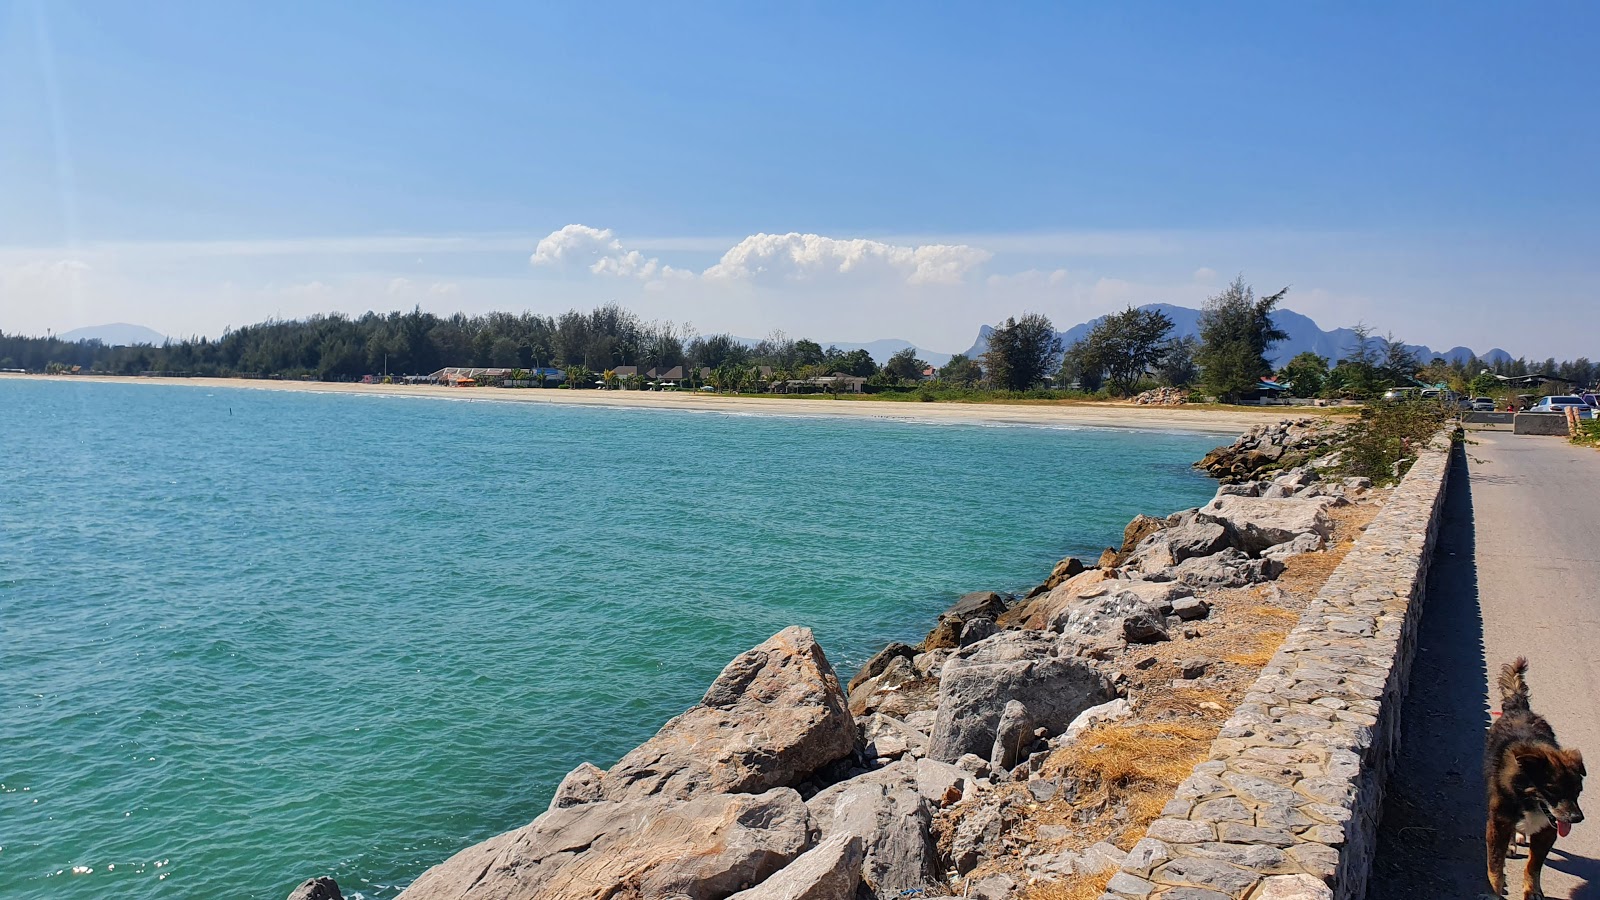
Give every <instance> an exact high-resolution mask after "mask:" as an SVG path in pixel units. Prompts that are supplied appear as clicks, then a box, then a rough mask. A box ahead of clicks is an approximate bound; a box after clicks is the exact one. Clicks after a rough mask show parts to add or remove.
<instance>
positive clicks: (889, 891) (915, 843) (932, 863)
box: [830, 781, 939, 900]
mask: <svg viewBox="0 0 1600 900" xmlns="http://www.w3.org/2000/svg"><path fill="white" fill-rule="evenodd" d="M832 828H833V830H832V831H830V835H840V834H846V835H852V836H858V837H860V839H861V842H862V849H863V851H864V856H863V859H862V863H861V882H862V886H863V887H864V888H866V890H867V891H868V892H870V895H871V896H873V897H876V898H878V900H892V898H898V897H899V896H900V895H901V892H902V891H906V890H911V889H913V888H927V887H929V886H931V885H934V884H936V883H938V880H939V866H938V862H939V851H938V847H937V846H936V845H935V843H934V840H933V807H932V805H931V804H930V803H929V802H928V800H927V798H925V797H923V796H922V794H921V793H920V792H918V790H917V788H916V786H915V782H914V781H913V782H911V783H907V782H905V781H892V782H887V783H885V782H876V783H873V782H869V783H866V784H858V785H854V786H852V787H850V788H848V789H847V790H845V792H844V793H843V794H841V795H840V796H839V799H838V802H837V803H835V805H834V811H833V826H832ZM841 896H842V895H841Z"/></svg>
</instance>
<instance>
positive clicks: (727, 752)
mask: <svg viewBox="0 0 1600 900" xmlns="http://www.w3.org/2000/svg"><path fill="white" fill-rule="evenodd" d="M1288 433H1289V432H1287V431H1285V432H1283V434H1285V435H1286V434H1288ZM1273 434H1274V435H1276V434H1278V433H1277V432H1274V433H1273ZM1272 439H1276V438H1275V437H1274V438H1269V440H1272ZM1259 445H1260V444H1259V440H1258V442H1257V447H1259ZM1279 458H1282V457H1281V455H1280V457H1279ZM1251 471H1252V472H1255V471H1257V470H1251ZM1318 472H1319V470H1318V469H1317V468H1316V467H1314V466H1310V465H1306V466H1301V467H1298V468H1295V469H1291V470H1289V471H1282V472H1278V473H1276V474H1274V475H1272V476H1270V477H1263V478H1261V479H1260V480H1240V481H1238V482H1237V483H1234V484H1229V485H1224V486H1223V487H1222V488H1221V490H1220V491H1219V493H1218V496H1217V497H1216V498H1215V499H1214V500H1213V501H1212V502H1211V503H1208V504H1207V505H1206V506H1203V507H1200V508H1197V509H1190V510H1184V511H1182V512H1179V513H1176V514H1174V515H1171V516H1167V517H1165V518H1154V517H1148V516H1140V517H1138V518H1136V519H1135V520H1134V521H1133V522H1131V523H1129V526H1128V528H1127V530H1126V532H1125V534H1124V542H1123V545H1122V547H1121V548H1120V549H1113V550H1109V551H1107V553H1108V556H1107V557H1103V558H1102V560H1101V563H1102V564H1101V565H1095V566H1085V565H1084V564H1083V563H1082V562H1081V561H1079V560H1077V559H1071V558H1069V559H1066V560H1063V561H1062V562H1061V563H1060V564H1058V565H1057V566H1056V567H1055V568H1054V570H1053V571H1052V572H1051V573H1050V575H1049V576H1048V578H1046V580H1045V581H1044V582H1043V583H1042V584H1040V585H1039V586H1038V587H1037V588H1035V589H1034V590H1033V591H1030V592H1028V593H1027V594H1026V595H1025V596H1024V597H1022V598H1016V597H1011V596H1006V595H1002V594H999V593H995V592H992V591H984V592H976V593H972V594H968V595H966V596H964V597H962V598H960V600H959V601H957V602H956V603H955V604H954V605H953V606H952V607H951V608H950V609H949V610H947V611H946V612H945V613H944V614H943V615H942V616H940V618H939V620H938V622H937V623H936V624H935V626H934V628H933V629H932V630H931V631H930V632H929V633H928V635H927V637H926V638H925V639H924V640H923V641H922V642H921V643H920V644H918V645H916V646H912V645H909V644H903V643H897V644H891V645H889V646H888V647H886V648H884V649H883V650H882V651H881V652H879V653H878V654H876V655H875V656H874V657H873V658H872V659H870V660H869V661H867V663H866V664H865V665H864V666H863V667H862V668H861V670H860V671H859V672H858V673H857V674H856V675H855V677H854V678H852V679H851V680H850V682H849V684H848V685H845V686H841V684H840V683H839V680H838V678H837V676H836V675H835V673H834V671H833V669H832V667H831V666H830V665H829V663H828V660H827V659H826V657H825V656H824V655H823V652H822V648H821V647H820V646H819V645H818V644H817V642H816V641H815V639H814V638H813V636H812V634H811V632H810V631H809V630H807V629H804V628H799V627H791V628H787V629H785V630H783V631H781V632H779V633H778V634H777V635H775V636H773V637H772V638H771V639H769V640H768V641H766V642H765V643H763V644H761V645H760V646H758V647H755V648H753V649H751V650H749V651H747V652H745V653H743V654H741V655H740V656H738V657H737V658H735V659H734V660H733V661H732V662H730V663H729V664H728V665H727V667H726V668H724V669H723V671H722V673H721V674H720V675H718V677H717V678H716V680H715V681H714V682H713V683H712V684H711V686H710V688H709V689H708V690H707V691H706V694H705V696H704V698H703V699H702V700H701V702H700V703H699V704H697V705H696V706H694V707H692V708H690V709H689V710H687V711H686V712H684V713H683V714H682V715H679V716H677V717H676V718H674V719H672V720H671V721H669V722H667V723H666V725H664V726H663V727H662V728H661V730H660V731H659V732H657V734H656V735H655V736H654V737H652V738H651V739H650V740H648V741H646V742H645V743H644V744H642V745H640V746H639V747H638V748H636V749H634V750H633V751H632V752H630V753H628V754H627V755H625V756H624V757H623V758H622V759H621V760H619V761H617V763H616V764H615V765H613V766H611V767H610V768H609V769H601V768H599V767H597V766H594V765H590V764H588V763H585V764H583V765H581V766H579V767H578V768H577V769H575V770H573V771H572V772H571V773H570V774H569V775H567V776H566V778H565V779H563V781H562V782H561V784H560V785H559V786H558V787H557V789H556V791H555V794H554V797H553V799H552V800H551V803H550V807H549V809H548V810H547V811H546V812H545V813H544V814H542V815H540V816H539V817H538V818H536V819H535V820H534V821H532V822H531V823H529V824H528V825H526V826H524V827H522V828H519V829H517V830H514V831H510V832H506V833H504V834H501V835H499V836H496V837H493V838H490V839H489V840H487V841H484V842H483V843H481V844H478V845H476V846H473V847H469V848H467V849H465V850H462V851H461V852H459V853H457V854H456V855H455V856H453V857H451V858H450V859H448V860H446V861H445V862H443V863H441V864H439V865H437V866H434V867H433V868H431V869H429V870H428V871H426V872H424V873H423V874H422V875H421V876H420V877H419V878H418V879H417V880H416V881H415V882H414V883H413V884H412V885H411V886H410V887H409V888H407V889H406V890H405V891H404V892H403V893H402V894H401V895H400V896H401V898H402V900H457V898H459V900H521V898H529V900H531V898H540V900H546V898H551V900H553V898H639V900H648V898H689V900H722V898H728V897H736V898H740V900H779V898H782V900H803V898H814V900H824V898H856V900H867V898H876V900H889V898H901V897H907V896H918V895H922V896H937V895H949V894H957V895H966V896H975V897H988V898H1000V897H1006V896H1011V895H1015V894H1017V893H1018V892H1019V891H1020V890H1021V888H1023V887H1024V886H1025V885H1026V883H1027V881H1028V880H1039V879H1043V880H1053V879H1056V878H1060V877H1063V876H1067V875H1071V874H1074V873H1078V874H1081V873H1084V872H1094V871H1104V870H1106V869H1114V868H1117V867H1119V866H1122V865H1123V864H1124V862H1125V853H1124V852H1123V851H1122V850H1120V849H1118V847H1117V846H1115V845H1114V844H1112V843H1108V842H1104V841H1102V842H1100V843H1094V844H1092V845H1090V846H1087V847H1082V848H1078V849H1071V850H1062V849H1060V848H1059V846H1056V847H1042V846H1041V845H1040V844H1039V843H1038V841H1037V840H1036V839H1035V836H1034V834H1033V833H1032V832H1031V831H1029V830H1028V829H1024V828H1020V827H1019V826H1020V825H1021V824H1022V823H1023V821H1024V820H1025V819H1026V818H1027V816H1028V810H1029V808H1030V806H1037V804H1039V803H1044V802H1047V801H1050V800H1051V799H1052V798H1053V797H1055V796H1056V795H1057V793H1058V792H1060V791H1062V790H1063V787H1062V784H1063V780H1062V776H1061V775H1060V774H1059V773H1053V774H1052V775H1050V776H1048V777H1047V776H1046V775H1045V774H1044V772H1045V764H1046V761H1047V760H1049V759H1050V758H1051V756H1052V755H1053V754H1055V753H1056V752H1057V751H1060V750H1061V749H1063V748H1065V747H1067V746H1068V745H1070V744H1071V743H1072V742H1073V741H1074V740H1076V739H1077V736H1078V735H1080V734H1083V733H1084V732H1085V729H1087V728H1089V727H1090V726H1092V725H1093V724H1094V723H1096V722H1102V721H1108V720H1114V719H1117V718H1119V717H1122V716H1127V715H1129V714H1130V712H1131V706H1130V700H1133V701H1136V700H1137V698H1136V697H1130V696H1129V686H1130V683H1132V680H1131V679H1130V673H1133V674H1139V672H1140V670H1142V669H1145V668H1147V667H1148V665H1149V663H1150V662H1153V660H1151V659H1147V657H1149V651H1150V649H1151V645H1154V644H1159V643H1163V642H1168V641H1182V640H1184V639H1186V638H1190V637H1196V636H1198V635H1199V629H1201V628H1202V627H1205V626H1206V624H1207V622H1206V620H1207V619H1208V618H1209V617H1211V616H1212V614H1213V610H1214V609H1215V608H1217V604H1219V603H1221V604H1225V603H1228V602H1230V601H1229V599H1228V596H1229V591H1232V590H1235V589H1237V588H1240V587H1243V586H1250V585H1256V584H1259V583H1260V582H1264V581H1270V580H1272V579H1274V578H1276V577H1277V576H1278V574H1279V573H1281V572H1282V571H1283V569H1284V561H1285V560H1286V559H1287V558H1289V557H1291V556H1293V555H1295V554H1300V553H1310V552H1316V551H1317V550H1319V549H1321V548H1322V546H1323V544H1324V542H1325V541H1326V540H1327V539H1328V537H1329V535H1330V534H1331V533H1332V524H1331V521H1330V519H1329V515H1328V510H1329V509H1331V508H1333V507H1335V506H1337V505H1340V504H1344V503H1346V502H1348V501H1347V499H1346V495H1359V494H1360V493H1362V492H1363V491H1364V490H1365V489H1366V487H1367V485H1365V484H1364V483H1362V482H1361V481H1359V480H1334V479H1324V478H1322V477H1320V476H1319V474H1318ZM1206 665H1207V663H1206V661H1194V662H1192V664H1191V663H1185V664H1184V666H1182V667H1181V669H1182V673H1183V674H1182V677H1184V678H1191V677H1198V676H1199V674H1200V673H1202V672H1204V671H1205V669H1206ZM1051 827H1054V828H1055V829H1056V833H1057V834H1058V836H1060V833H1063V832H1066V831H1068V829H1065V828H1062V827H1060V826H1051ZM1038 834H1044V830H1043V829H1040V830H1039V832H1038ZM1058 844H1059V842H1058ZM1002 863H1004V865H1002ZM1002 870H1005V871H1002ZM309 886H310V883H308V885H307V886H306V887H309ZM327 886H328V887H330V888H332V889H333V890H337V888H336V887H333V886H332V884H331V881H330V882H328V885H327Z"/></svg>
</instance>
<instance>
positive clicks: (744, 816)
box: [400, 788, 817, 900]
mask: <svg viewBox="0 0 1600 900" xmlns="http://www.w3.org/2000/svg"><path fill="white" fill-rule="evenodd" d="M816 840H817V828H816V824H815V822H814V821H813V819H812V818H811V814H810V813H809V811H807V809H806V805H805V803H804V802H803V801H801V799H800V795H799V794H797V793H795V791H794V790H793V789H791V788H774V789H773V790H770V791H767V792H765V793H762V794H705V795H701V796H697V797H694V798H692V799H689V800H673V799H668V798H666V797H647V798H639V799H631V800H624V801H620V802H618V801H606V800H602V801H598V802H595V803H585V804H581V805H578V806H571V807H567V808H565V809H554V810H550V811H549V812H546V813H545V814H544V815H542V816H540V817H539V818H537V819H534V820H533V821H532V822H531V823H529V824H528V825H525V826H523V827H522V828H519V829H517V830H516V831H508V832H506V833H504V834H501V835H498V836H496V837H492V838H490V839H489V840H487V841H484V842H483V843H481V844H478V845H476V846H473V847H468V848H467V849H465V850H462V851H461V852H460V853H457V854H456V855H455V856H452V857H450V858H449V859H447V860H445V861H444V862H442V863H440V864H439V865H437V866H434V867H433V868H431V869H429V870H428V871H426V872H424V873H422V876H421V877H420V878H418V879H417V880H416V881H415V882H413V883H412V885H411V886H410V887H408V888H406V889H405V891H403V892H402V893H401V894H400V897H401V898H402V900H491V898H496V900H508V898H520V897H539V898H543V900H567V898H571V900H579V898H583V900H592V898H597V897H627V896H632V897H674V896H683V897H726V896H728V895H729V894H732V893H734V892H735V891H738V890H740V889H741V888H743V887H745V886H746V885H752V884H759V883H761V882H762V881H763V880H765V879H766V878H767V877H768V876H769V875H771V874H773V873H774V872H777V871H778V870H779V869H782V868H783V867H784V866H786V865H788V864H789V862H790V861H792V860H794V859H795V858H796V857H798V856H799V855H800V854H801V853H803V852H805V851H806V850H807V849H809V848H810V847H811V846H812V845H813V844H815V843H816Z"/></svg>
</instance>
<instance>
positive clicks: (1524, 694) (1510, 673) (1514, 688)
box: [1500, 656, 1531, 713]
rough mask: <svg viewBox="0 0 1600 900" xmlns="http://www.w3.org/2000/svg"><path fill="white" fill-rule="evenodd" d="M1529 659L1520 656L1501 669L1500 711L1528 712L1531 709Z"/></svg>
mask: <svg viewBox="0 0 1600 900" xmlns="http://www.w3.org/2000/svg"><path fill="white" fill-rule="evenodd" d="M1526 674H1528V658H1527V657H1525V656H1519V657H1517V658H1516V659H1515V660H1512V661H1511V662H1508V663H1506V664H1505V665H1503V666H1501V667H1500V709H1501V711H1502V712H1503V713H1509V712H1518V711H1520V712H1526V711H1527V710H1528V709H1529V704H1530V702H1531V701H1530V698H1529V695H1528V682H1527V681H1526V680H1525V679H1523V677H1522V676H1524V675H1526Z"/></svg>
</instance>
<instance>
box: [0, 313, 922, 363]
mask: <svg viewBox="0 0 1600 900" xmlns="http://www.w3.org/2000/svg"><path fill="white" fill-rule="evenodd" d="M924 365H926V364H924ZM74 366H77V367H81V369H82V370H83V371H95V372H107V373H111V374H117V375H137V374H141V373H157V374H184V375H201V376H241V377H256V378H296V379H298V378H313V379H319V380H326V381H351V380H357V379H360V378H362V377H364V376H367V375H379V374H385V373H387V374H390V375H427V374H430V373H432V372H436V371H438V370H439V369H442V368H445V367H447V366H462V367H496V368H506V369H524V370H534V369H541V368H544V369H582V370H584V371H587V372H595V373H602V372H606V371H608V370H612V369H616V368H618V367H620V366H635V367H637V368H638V369H639V370H641V371H644V370H647V369H651V368H661V369H670V368H672V367H674V366H684V367H686V368H692V369H695V370H697V371H698V370H699V369H700V368H702V367H704V368H709V369H726V368H733V369H739V368H745V367H752V366H767V367H770V368H775V369H781V370H784V371H785V372H793V373H802V372H807V373H812V374H822V373H824V372H825V373H826V374H832V373H834V372H840V373H844V374H847V375H856V376H860V377H875V376H878V375H879V374H880V367H879V366H878V365H877V363H876V362H874V361H873V359H872V356H871V354H869V353H867V351H865V350H848V351H846V350H840V349H838V348H836V347H828V348H823V347H822V346H820V345H819V344H818V343H817V342H816V341H812V340H806V339H799V340H793V339H790V338H788V337H786V336H784V335H783V334H781V333H777V332H775V333H773V334H772V335H769V336H768V337H767V338H765V339H763V340H761V341H758V342H756V343H755V344H754V345H751V344H748V343H746V342H744V341H741V340H739V339H737V338H735V337H733V336H731V335H726V334H712V335H699V334H695V333H693V331H692V330H691V329H690V328H688V327H687V326H683V325H679V324H676V323H672V322H649V321H645V320H642V319H640V318H639V317H638V316H637V315H635V314H634V313H632V312H630V311H629V310H627V309H624V308H623V307H621V306H618V305H615V304H611V305H606V306H601V307H599V308H597V309H594V310H591V311H589V312H580V311H577V310H571V311H568V312H565V313H562V314H560V315H558V316H548V315H540V314H537V313H522V314H512V313H498V312H497V313H489V314H487V315H481V316H468V315H464V314H461V313H457V314H455V315H452V316H438V315H435V314H433V313H429V312H423V311H422V310H421V309H413V310H412V311H411V312H391V313H387V314H380V313H376V312H369V313H366V314H365V315H362V316H359V317H355V318H351V317H348V316H344V315H340V314H337V313H335V314H330V315H317V316H312V317H310V318H307V319H298V320H288V321H285V320H273V321H267V322H262V323H259V324H255V325H248V326H245V327H243V328H237V329H233V328H230V329H228V330H227V331H225V332H224V333H223V334H222V336H221V337H219V338H216V339H214V340H213V339H210V338H204V337H196V338H189V339H185V340H179V341H169V342H167V343H166V344H164V345H162V346H153V345H133V346H109V345H106V344H103V343H101V342H99V341H94V340H88V341H63V340H60V339H59V338H36V337H24V336H21V335H8V334H0V368H21V369H27V370H30V371H46V370H48V369H50V368H52V367H55V368H69V369H70V368H71V367H74ZM901 368H902V369H903V368H904V367H901ZM919 374H920V373H919Z"/></svg>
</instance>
